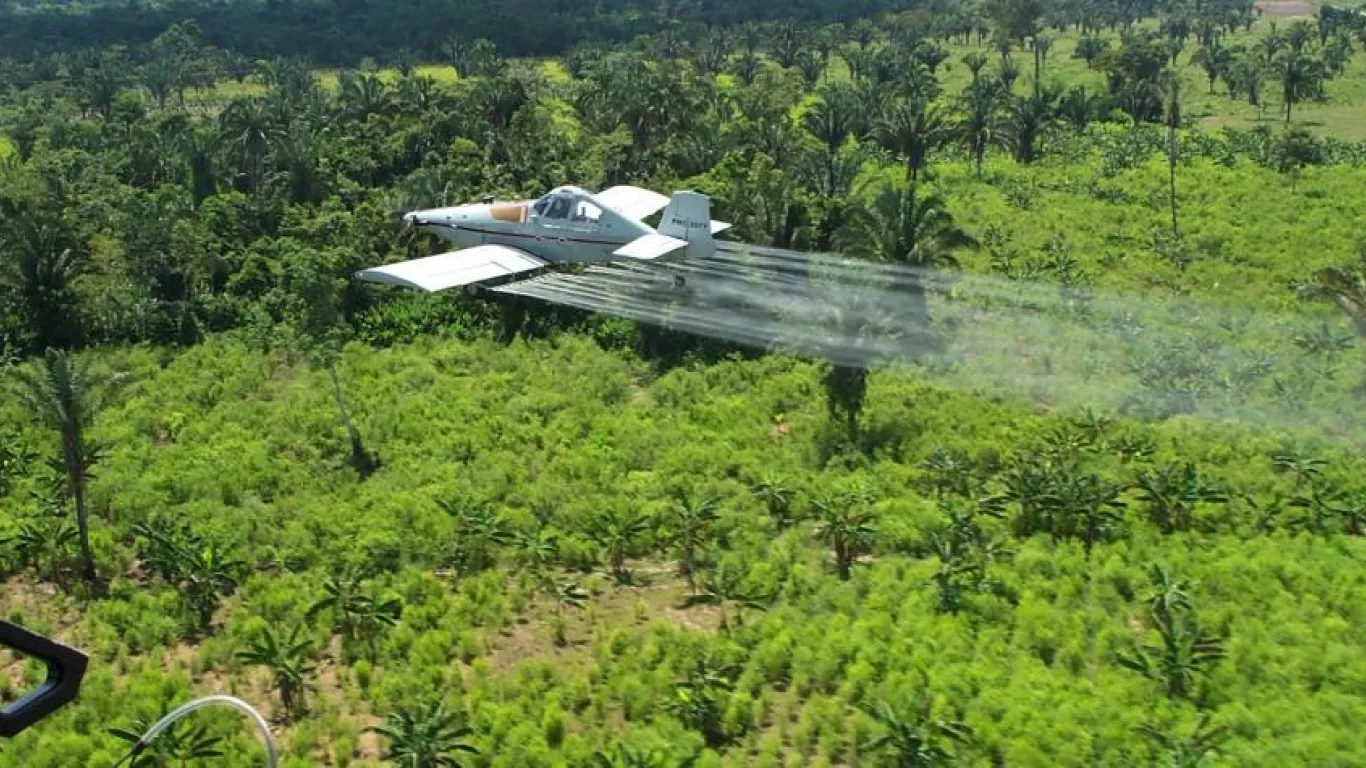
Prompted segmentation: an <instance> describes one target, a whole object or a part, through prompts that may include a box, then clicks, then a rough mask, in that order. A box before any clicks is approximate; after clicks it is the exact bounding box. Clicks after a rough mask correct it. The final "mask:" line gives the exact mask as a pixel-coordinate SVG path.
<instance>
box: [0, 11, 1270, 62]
mask: <svg viewBox="0 0 1366 768" xmlns="http://www.w3.org/2000/svg"><path fill="white" fill-rule="evenodd" d="M1022 5H1023V6H1025V7H1033V8H1035V9H1037V10H1038V11H1042V12H1043V16H1042V18H1043V19H1044V20H1045V21H1046V22H1047V23H1049V24H1051V25H1054V26H1059V27H1062V26H1068V25H1109V26H1119V25H1125V26H1127V25H1129V24H1132V23H1134V22H1136V21H1137V20H1139V19H1143V18H1152V17H1153V16H1155V15H1156V14H1157V12H1158V9H1159V8H1162V7H1164V6H1163V4H1162V3H1160V2H1157V0H1057V1H1056V2H1050V3H1044V4H1030V3H1023V4H1022ZM1225 6H1228V8H1229V9H1232V8H1237V9H1239V10H1237V11H1236V13H1242V14H1247V13H1250V12H1251V7H1252V5H1251V3H1250V2H1241V1H1240V0H1234V1H1233V2H1228V0H1224V1H1222V2H1214V3H1195V4H1194V5H1193V6H1192V7H1193V9H1195V12H1196V13H1197V14H1198V13H1209V12H1210V11H1211V9H1217V11H1216V12H1217V13H1221V14H1227V13H1233V12H1235V11H1232V10H1227V9H1225ZM886 13H907V14H908V15H909V17H910V18H912V19H916V20H918V22H919V23H923V24H925V25H926V26H927V27H931V28H943V29H948V28H974V27H978V26H981V27H983V28H985V27H986V26H987V25H988V24H989V23H991V21H992V19H991V18H990V14H991V11H990V10H989V9H987V8H986V6H985V4H982V3H958V2H944V0H788V1H787V2H782V3H774V2H768V1H767V0H739V1H736V2H730V1H727V2H722V1H721V0H598V1H597V2H593V3H588V4H585V3H580V2H574V1H573V0H555V1H554V2H545V1H544V0H444V2H443V1H439V0H424V1H423V2H415V3H397V4H394V3H380V2H367V0H341V2H313V1H312V0H269V1H268V2H254V1H246V0H232V1H231V2H198V1H196V0H171V2H161V3H140V2H139V3H109V4H103V3H91V4H73V5H70V6H66V7H55V8H54V7H51V6H39V7H37V8H33V9H26V8H25V7H24V6H23V5H22V4H17V3H15V2H14V0H5V2H4V3H0V18H4V20H5V24H4V27H3V28H2V29H0V46H2V47H0V50H5V51H8V52H11V53H10V55H19V56H25V57H27V56H31V55H34V54H36V53H45V52H53V51H71V50H78V49H81V48H105V47H107V46H109V45H113V44H123V45H137V44H141V43H147V42H150V41H151V40H152V39H153V38H155V37H156V36H157V35H158V34H160V33H161V32H162V31H163V30H165V29H166V28H168V27H170V26H172V25H173V24H177V23H181V22H184V21H194V22H195V23H196V24H197V25H198V26H199V28H200V29H201V30H204V32H205V40H206V41H207V42H209V43H211V44H213V45H216V46H218V47H221V48H226V49H229V50H232V51H236V52H239V53H242V54H245V55H248V56H251V57H253V58H260V57H271V56H294V55H302V56H307V57H308V58H310V59H311V60H312V61H314V62H315V63H317V64H320V65H330V66H336V65H342V64H354V63H355V62H356V61H358V60H359V59H360V58H361V57H363V56H370V57H373V58H375V59H378V60H380V61H384V62H388V61H391V60H392V58H393V57H394V56H396V55H398V54H399V52H409V53H410V54H411V55H416V56H419V57H422V58H424V59H427V60H431V59H434V58H437V57H439V56H440V55H441V52H442V46H443V45H445V44H446V43H447V42H448V41H449V40H451V39H452V38H463V39H467V40H476V39H481V38H483V39H488V40H491V41H493V42H494V43H495V44H497V46H498V48H499V50H501V51H503V52H504V53H505V54H506V55H509V56H548V55H556V54H559V53H562V52H564V51H565V50H566V49H568V48H569V47H571V46H573V45H576V44H582V43H592V44H602V43H607V44H611V43H622V42H627V41H630V40H632V39H634V38H635V37H637V36H639V35H644V34H660V33H664V32H667V31H671V32H673V33H675V34H681V35H683V36H696V34H697V31H698V30H699V29H705V28H707V27H734V26H739V25H742V24H745V23H760V22H769V23H772V22H789V23H798V24H811V25H819V24H830V23H838V24H852V23H854V22H856V21H858V20H859V19H867V18H873V17H877V16H879V15H882V14H886Z"/></svg>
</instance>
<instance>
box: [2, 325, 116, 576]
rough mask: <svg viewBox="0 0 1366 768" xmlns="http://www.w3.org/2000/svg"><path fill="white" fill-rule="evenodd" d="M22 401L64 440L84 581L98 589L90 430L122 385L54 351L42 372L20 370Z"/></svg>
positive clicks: (64, 461)
mask: <svg viewBox="0 0 1366 768" xmlns="http://www.w3.org/2000/svg"><path fill="white" fill-rule="evenodd" d="M14 375H15V377H16V378H17V379H18V382H19V387H18V392H17V394H18V396H19V397H20V398H21V399H22V400H23V402H24V404H25V405H26V406H27V409H28V412H29V413H30V414H32V415H33V416H34V417H35V418H37V419H38V420H40V421H42V422H43V423H44V424H46V425H47V426H48V427H49V428H51V429H53V430H55V431H56V432H57V433H58V434H59V435H60V436H61V465H62V469H63V470H64V472H65V473H66V491H67V495H68V496H69V498H70V499H71V500H72V502H73V503H74V505H75V508H76V528H77V530H78V532H79V535H80V543H81V560H82V562H83V575H84V577H85V580H86V581H88V582H91V583H94V582H95V580H96V579H97V574H96V573H95V557H94V555H93V554H92V553H91V550H90V522H89V517H88V515H87V510H86V499H85V491H86V482H87V481H88V480H89V476H90V465H91V463H92V462H91V460H90V445H89V444H88V443H87V442H86V430H87V429H89V427H90V423H91V422H92V421H93V420H94V416H95V412H96V411H97V410H98V409H99V406H100V403H101V401H102V400H103V399H104V397H106V396H107V395H108V394H109V392H110V390H111V389H112V385H113V384H114V383H115V382H117V381H118V379H107V380H104V381H99V380H96V379H94V378H93V377H92V376H91V375H90V366H89V362H88V361H87V362H85V363H76V362H73V361H72V359H71V357H69V356H68V355H67V354H66V353H65V352H60V351H58V350H55V349H49V350H48V351H47V354H46V355H45V356H44V358H43V363H42V366H41V367H40V368H39V369H38V370H36V371H35V370H26V369H15V371H14Z"/></svg>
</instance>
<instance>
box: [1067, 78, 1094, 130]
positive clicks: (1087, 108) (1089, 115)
mask: <svg viewBox="0 0 1366 768" xmlns="http://www.w3.org/2000/svg"><path fill="white" fill-rule="evenodd" d="M1104 106H1105V97H1104V96H1103V95H1099V94H1097V95H1092V94H1089V93H1087V92H1086V86H1084V85H1078V86H1073V87H1072V89H1071V90H1069V91H1068V92H1067V93H1066V94H1065V95H1064V96H1063V97H1062V98H1061V99H1060V100H1059V101H1058V107H1057V114H1058V117H1061V118H1062V119H1063V120H1066V121H1067V122H1068V123H1070V124H1071V125H1072V127H1073V128H1076V129H1077V130H1079V131H1080V130H1084V129H1085V128H1086V126H1087V125H1090V123H1091V121H1092V120H1095V119H1097V118H1099V117H1100V115H1101V111H1102V110H1103V109H1104Z"/></svg>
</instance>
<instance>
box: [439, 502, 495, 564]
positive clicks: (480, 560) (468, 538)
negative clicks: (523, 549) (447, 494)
mask: <svg viewBox="0 0 1366 768" xmlns="http://www.w3.org/2000/svg"><path fill="white" fill-rule="evenodd" d="M437 506H439V507H441V509H442V510H443V511H444V512H445V513H446V514H448V515H450V516H451V517H453V518H454V519H455V526H456V534H455V545H454V547H452V554H451V559H452V561H453V564H454V565H455V569H456V570H457V571H458V572H459V573H460V574H461V575H469V574H473V573H479V572H481V571H485V570H488V569H489V568H492V567H493V565H494V564H495V563H496V562H497V561H498V549H499V547H503V546H506V545H508V544H511V543H512V530H511V529H510V528H509V527H508V525H507V522H506V521H505V520H504V519H503V516H502V515H501V514H499V513H498V511H497V510H495V509H494V508H493V507H492V506H491V505H488V504H467V503H461V502H457V501H452V500H447V499H443V500H440V501H438V502H437Z"/></svg>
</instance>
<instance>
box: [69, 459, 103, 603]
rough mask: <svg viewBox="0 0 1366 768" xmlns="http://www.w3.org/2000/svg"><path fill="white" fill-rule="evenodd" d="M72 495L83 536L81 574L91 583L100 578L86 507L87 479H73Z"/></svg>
mask: <svg viewBox="0 0 1366 768" xmlns="http://www.w3.org/2000/svg"><path fill="white" fill-rule="evenodd" d="M72 497H73V499H74V501H75V504H76V530H77V531H78V532H79V533H80V538H81V560H82V561H83V564H82V572H81V575H82V576H84V577H85V580H86V581H87V582H89V583H91V584H93V583H95V581H96V580H97V579H98V578H99V576H98V574H97V573H96V572H95V555H94V554H93V553H92V552H91V551H90V521H89V518H88V517H87V516H86V509H85V480H84V478H81V479H80V480H78V481H77V480H73V483H72Z"/></svg>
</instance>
